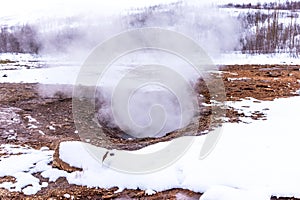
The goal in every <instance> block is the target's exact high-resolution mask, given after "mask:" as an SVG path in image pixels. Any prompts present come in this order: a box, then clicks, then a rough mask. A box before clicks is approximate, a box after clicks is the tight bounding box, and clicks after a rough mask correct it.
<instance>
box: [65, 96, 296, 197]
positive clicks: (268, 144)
mask: <svg viewBox="0 0 300 200" xmlns="http://www.w3.org/2000/svg"><path fill="white" fill-rule="evenodd" d="M299 101H300V97H293V98H287V99H276V100H274V101H271V102H269V101H266V102H261V103H260V104H259V107H260V108H269V109H270V110H268V111H266V112H267V116H268V120H267V121H252V123H250V124H225V125H224V127H223V133H222V137H221V139H220V141H219V142H218V144H217V146H216V148H215V149H214V151H213V152H212V153H211V154H210V155H209V156H208V157H207V158H205V159H204V160H199V159H198V158H199V151H200V147H201V146H202V144H203V141H204V139H205V137H206V136H198V137H196V138H195V142H194V143H193V145H192V146H191V148H190V149H189V150H188V151H187V152H186V154H185V155H184V156H183V157H182V158H180V159H179V160H178V161H176V162H175V163H174V164H172V165H170V166H168V167H166V168H164V169H162V170H160V171H157V172H155V173H150V174H127V173H122V172H120V171H115V170H112V169H110V168H108V167H107V166H105V165H102V163H101V162H97V160H95V158H94V157H93V155H91V154H88V153H87V151H86V149H85V148H84V146H83V143H80V142H63V143H61V146H60V158H61V159H62V160H63V161H65V162H67V163H69V164H70V165H71V166H75V167H81V168H83V171H82V172H73V173H71V174H68V176H67V179H68V181H69V182H70V183H73V184H79V185H87V186H90V187H91V186H93V187H97V186H98V187H105V188H109V187H113V186H118V187H120V188H131V189H136V188H140V189H144V190H147V189H151V190H153V191H162V190H166V189H171V188H187V189H190V190H193V191H196V192H204V195H203V197H202V199H206V200H207V199H214V200H215V199H216V198H214V197H215V196H217V197H218V199H222V200H224V199H230V200H234V199H239V200H240V199H251V198H252V199H270V197H271V195H275V196H295V197H298V198H299V197H300V192H299V185H300V171H299V169H300V162H299V156H298V152H299V151H300V145H299V134H298V132H297V131H296V130H298V118H297V116H298V115H299V113H300V106H299ZM251 102H252V103H251ZM245 103H246V104H247V105H250V107H251V106H253V105H254V104H255V106H257V104H258V103H254V99H252V100H247V101H246V102H243V101H242V102H237V103H230V105H231V106H236V107H237V108H242V105H243V104H245ZM247 112H248V111H247ZM177 140H178V139H177ZM156 147H157V149H159V148H161V144H155V145H152V146H151V149H152V150H153V149H155V148H156ZM96 149H97V153H96V154H97V157H98V158H102V157H103V156H104V154H105V152H107V150H106V149H103V148H96ZM147 151H149V147H147V148H145V149H141V150H139V151H138V153H146V152H147ZM74 152H76V154H74ZM114 154H115V156H114V157H118V154H120V151H116V150H115V151H114ZM112 161H113V158H112ZM133 164H134V165H137V164H138V163H133ZM157 180H159V181H157ZM242 197H243V198H242Z"/></svg>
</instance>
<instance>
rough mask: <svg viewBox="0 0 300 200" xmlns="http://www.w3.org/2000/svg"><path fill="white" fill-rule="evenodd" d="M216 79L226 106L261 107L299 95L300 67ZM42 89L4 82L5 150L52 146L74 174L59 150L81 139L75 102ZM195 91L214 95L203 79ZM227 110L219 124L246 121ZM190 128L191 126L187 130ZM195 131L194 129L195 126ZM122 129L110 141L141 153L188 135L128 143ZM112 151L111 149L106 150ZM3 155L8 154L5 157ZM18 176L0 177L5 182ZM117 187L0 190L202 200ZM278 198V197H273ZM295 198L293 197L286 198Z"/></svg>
mask: <svg viewBox="0 0 300 200" xmlns="http://www.w3.org/2000/svg"><path fill="white" fill-rule="evenodd" d="M212 75H213V76H219V77H220V78H222V80H223V82H224V86H225V91H226V96H227V101H239V100H240V99H244V98H249V97H252V98H255V99H257V103H260V101H264V100H273V99H275V98H286V97H291V96H295V95H299V89H300V66H296V65H290V66H289V65H243V66H240V65H232V66H220V71H219V72H212ZM38 87H39V86H38V85H37V84H25V83H23V84H14V83H0V133H1V134H0V145H1V144H8V143H9V144H18V145H22V146H23V145H28V146H30V147H32V148H36V149H40V148H41V147H45V146H46V147H48V148H49V149H52V150H56V152H55V153H54V160H53V163H52V165H53V166H54V167H57V168H60V169H63V170H66V171H74V170H80V169H75V168H72V167H70V166H68V165H67V164H66V163H64V162H62V161H61V160H60V159H59V156H58V151H57V146H58V144H59V143H60V142H61V141H71V140H80V137H79V136H78V134H77V131H76V130H77V129H76V127H75V124H74V119H73V114H72V99H71V98H70V97H68V96H64V95H60V94H57V95H56V96H54V97H51V98H46V97H42V96H40V95H39V93H38ZM196 91H197V92H198V93H200V94H202V96H204V97H205V98H206V99H204V101H207V99H209V93H208V91H207V88H206V86H205V84H203V80H199V83H198V85H197V87H196ZM224 109H226V111H225V113H226V120H225V119H224V121H216V122H215V123H222V122H230V123H243V122H242V121H241V120H240V117H245V116H243V115H242V114H240V113H238V112H237V111H236V110H234V109H233V108H230V107H226V108H224ZM200 114H201V116H202V117H201V119H200V126H201V128H200V132H197V134H202V133H201V131H205V130H207V129H209V128H212V127H210V126H209V124H210V123H211V121H210V120H211V110H210V108H209V107H208V108H206V107H205V108H201V111H200ZM251 118H252V119H255V120H267V116H264V115H263V113H261V112H259V111H257V112H255V113H253V114H252V116H251ZM187 128H189V127H187ZM190 128H192V127H190ZM119 132H120V131H119V130H110V129H107V134H108V137H109V138H110V141H111V142H112V143H113V144H114V145H115V146H114V148H115V147H116V148H119V149H127V150H133V149H139V148H141V147H144V146H147V145H149V144H153V143H157V142H160V141H167V140H171V139H172V138H175V137H180V136H182V135H185V129H183V130H179V131H175V132H172V133H170V134H168V135H166V136H165V137H162V138H155V139H154V138H144V139H134V140H130V141H129V140H126V139H123V138H120V137H118V135H119ZM104 147H107V148H109V146H104ZM1 156H3V155H1ZM34 176H35V177H37V178H39V179H40V180H41V182H42V181H43V179H44V178H43V177H42V176H41V175H40V174H39V173H36V174H34ZM13 179H14V178H13V177H0V183H2V182H6V181H7V180H10V181H14V180H13ZM117 189H118V188H117V187H116V188H111V189H101V188H87V187H82V186H76V185H70V184H68V182H67V180H66V179H65V178H59V179H58V180H57V181H55V182H50V183H49V185H48V187H45V188H43V189H42V190H41V191H39V192H38V193H37V194H36V195H31V196H26V195H24V194H23V193H18V192H9V191H7V190H5V189H0V197H1V199H66V198H67V197H66V196H64V195H65V194H69V195H70V197H72V198H73V199H111V198H122V199H176V198H178V199H180V198H181V199H199V197H200V196H201V194H199V193H194V192H192V191H188V190H183V189H172V190H168V191H164V192H158V193H156V194H154V195H147V194H146V193H145V192H144V191H142V190H124V191H122V192H118V193H115V191H117ZM273 199H276V198H273ZM281 199H293V198H281Z"/></svg>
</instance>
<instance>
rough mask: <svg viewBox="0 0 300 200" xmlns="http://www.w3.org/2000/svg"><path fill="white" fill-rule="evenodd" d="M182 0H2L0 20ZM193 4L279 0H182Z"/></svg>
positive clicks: (114, 10) (116, 10)
mask: <svg viewBox="0 0 300 200" xmlns="http://www.w3.org/2000/svg"><path fill="white" fill-rule="evenodd" d="M176 1H180V0H105V1H101V0H24V1H23V0H5V1H3V2H1V3H2V4H1V7H0V23H1V24H2V25H3V23H4V21H5V20H8V19H10V20H12V21H17V22H20V21H23V22H27V21H31V20H36V19H37V18H40V17H47V18H51V17H57V16H73V15H77V14H84V15H87V14H89V13H98V14H99V13H101V14H116V13H119V12H121V11H125V10H129V9H130V8H139V7H146V6H150V5H156V4H160V3H164V4H167V3H170V2H176ZM183 1H185V2H188V3H191V4H195V3H196V4H227V3H230V2H233V3H257V2H261V3H263V2H273V1H276V0H208V1H207V0H204V1H203V0H183Z"/></svg>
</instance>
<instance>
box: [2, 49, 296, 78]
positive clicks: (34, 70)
mask: <svg viewBox="0 0 300 200" xmlns="http://www.w3.org/2000/svg"><path fill="white" fill-rule="evenodd" d="M0 59H1V60H6V59H8V60H11V61H16V62H17V63H9V64H0V82H1V83H20V82H23V83H42V84H74V83H75V81H76V78H77V75H78V73H79V71H80V67H81V65H82V64H83V62H84V60H82V61H69V60H65V61H61V60H54V59H53V58H52V59H51V58H49V57H45V58H44V57H38V58H37V57H34V56H32V55H28V54H18V55H11V54H0ZM173 59H176V61H177V62H180V59H179V58H173ZM211 59H212V61H213V63H214V64H216V65H235V64H237V65H245V64H246V65H247V64H261V65H269V64H275V65H276V64H280V65H299V64H300V59H299V58H296V57H291V56H290V55H288V54H260V55H259V54H257V55H249V54H239V53H227V54H221V55H218V56H215V57H212V58H211ZM18 60H19V61H18ZM150 61H151V60H150ZM154 61H155V60H154ZM155 62H156V61H155ZM181 62H182V61H181ZM32 63H33V65H32ZM119 63H121V62H119ZM182 63H183V62H182ZM182 63H180V64H182ZM162 64H165V65H166V66H168V65H167V63H162ZM28 65H30V66H33V67H30V68H28V67H26V66H28ZM117 65H118V64H116V67H118V66H117ZM120 66H121V65H120ZM173 66H174V65H173ZM120 68H121V69H122V70H124V69H125V70H129V69H130V67H128V66H127V67H122V66H121V67H120ZM174 69H175V70H176V71H177V72H178V73H181V74H183V76H184V77H185V78H187V79H193V80H195V72H194V71H193V70H191V69H190V70H188V67H186V66H183V67H182V66H181V65H179V64H178V63H177V66H175V68H174ZM122 70H118V68H114V69H113V70H110V71H108V72H105V73H109V74H110V75H109V77H104V81H106V83H107V81H110V82H115V81H116V80H118V79H120V78H121V77H122V73H124V71H122ZM116 72H117V73H116ZM121 72H122V73H121Z"/></svg>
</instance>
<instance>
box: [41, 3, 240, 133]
mask: <svg viewBox="0 0 300 200" xmlns="http://www.w3.org/2000/svg"><path fill="white" fill-rule="evenodd" d="M99 10H103V9H101V8H99ZM58 16H59V15H58ZM35 27H36V30H37V33H38V40H39V41H40V43H41V44H42V48H41V51H40V52H41V53H42V54H46V55H49V54H50V55H52V56H58V57H60V56H61V55H63V56H67V58H68V59H70V60H72V61H77V63H78V65H80V64H81V63H82V62H83V60H84V58H86V57H87V56H88V54H89V53H90V52H91V50H92V49H93V48H94V47H95V46H96V45H98V44H99V43H101V42H103V41H104V40H106V39H108V38H110V37H111V36H113V35H115V34H118V33H120V32H122V31H126V30H129V29H134V28H142V27H161V28H165V29H170V30H174V31H178V32H181V33H183V34H185V35H187V36H189V37H191V38H192V39H193V40H195V41H197V42H198V43H199V45H200V46H202V47H203V49H204V50H205V51H206V52H207V53H208V54H209V55H210V56H212V57H214V56H215V55H217V54H218V53H220V52H224V51H231V50H233V49H234V48H237V45H238V44H239V41H238V40H237V38H239V29H238V27H239V24H238V22H237V21H235V20H234V19H232V18H231V17H230V16H228V15H226V14H224V13H222V12H220V11H219V10H218V9H217V8H214V7H212V6H208V5H197V4H188V3H186V2H174V3H169V4H164V5H157V6H150V7H146V8H138V9H130V10H126V11H123V12H122V13H105V14H103V13H97V12H89V9H87V6H84V9H83V10H80V9H79V10H78V9H76V11H75V12H74V13H72V15H71V16H68V17H66V16H64V15H62V16H60V17H56V18H51V19H48V18H43V19H41V20H40V21H36V22H35ZM137 57H143V59H146V60H143V61H142V62H141V61H140V62H137V61H136V58H137ZM160 57H161V55H160V54H157V55H155V54H151V55H149V54H146V56H136V55H135V56H133V57H131V58H130V59H127V60H126V61H124V60H123V63H120V62H119V66H123V68H121V69H117V71H115V72H112V73H108V75H106V77H105V78H106V79H109V80H110V79H114V78H115V77H117V76H118V75H117V74H119V78H120V77H121V76H122V73H123V75H124V73H125V71H126V69H128V66H131V65H136V64H139V65H141V64H145V63H147V62H149V61H151V62H153V59H154V60H155V59H156V60H160ZM149 58H152V60H151V59H149ZM165 58H167V57H165ZM147 59H148V60H147ZM132 61H134V63H133V62H132ZM165 61H166V63H165V65H167V66H168V65H170V64H171V65H173V66H175V68H176V62H175V63H174V62H171V61H172V60H170V59H165ZM168 61H169V63H167V62H168ZM177 65H178V63H177ZM124 66H125V67H124ZM181 72H182V71H181ZM182 73H184V72H182ZM191 74H193V73H191ZM185 77H187V79H189V80H187V82H188V81H191V82H192V83H193V82H195V81H196V80H197V78H198V77H193V76H192V75H191V76H189V75H187V76H185ZM116 80H118V79H116ZM108 84H109V83H108ZM113 87H114V86H111V85H105V84H103V83H102V84H101V88H100V93H101V95H99V96H98V97H99V98H101V100H100V102H101V107H100V108H99V111H98V114H97V117H98V119H99V121H100V122H105V123H106V124H107V125H108V126H110V127H120V126H123V127H124V126H126V124H120V123H118V122H116V121H115V120H114V116H113V112H112V110H111V103H112V102H111V96H112V90H113ZM179 87H181V86H179ZM154 88H155V87H154ZM145 89H147V91H145ZM151 90H153V87H152V89H150V88H147V87H145V88H144V90H143V91H142V92H141V93H137V94H136V95H135V96H133V98H132V99H131V105H129V107H130V109H131V111H130V112H131V113H132V114H133V116H134V117H133V120H135V121H137V123H138V124H140V125H142V126H145V125H147V124H149V120H150V119H149V116H148V114H149V113H148V110H149V108H151V106H152V105H154V104H155V102H156V103H157V104H160V105H162V106H164V111H165V112H166V113H165V117H167V119H166V123H167V124H166V126H165V128H163V129H162V130H161V132H160V133H159V134H158V136H162V135H164V134H165V133H167V132H170V131H173V130H175V129H178V128H181V127H182V126H186V125H187V124H188V121H185V122H184V123H183V124H180V125H178V124H179V123H178V120H180V115H181V114H180V112H179V110H178V108H179V106H180V105H179V104H178V102H177V101H176V98H175V99H174V96H172V95H171V96H170V94H169V93H168V91H165V90H162V89H158V90H154V92H153V91H152V95H150V94H149V92H150V91H151ZM40 91H41V93H44V95H46V96H47V89H46V90H45V89H43V88H41V89H40ZM57 91H61V92H63V93H68V92H66V90H65V89H62V88H57ZM57 91H55V90H53V88H52V89H51V92H50V93H51V94H54V93H56V92H57ZM128 92H130V90H128ZM48 93H49V91H48ZM145 98H146V99H147V101H145ZM148 99H150V100H149V101H148ZM133 105H136V107H133ZM124 109H125V108H124ZM186 109H187V110H183V112H189V110H190V109H191V108H186ZM143 115H144V116H143ZM145 115H146V116H145ZM154 116H155V115H154ZM156 117H159V116H156ZM192 117H193V113H189V117H188V118H187V119H189V120H190V119H191V118H192ZM150 121H151V120H150ZM133 128H134V127H125V128H124V129H126V130H124V131H126V132H135V131H136V130H134V129H133ZM149 132H151V130H149ZM138 134H140V133H136V135H138Z"/></svg>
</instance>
